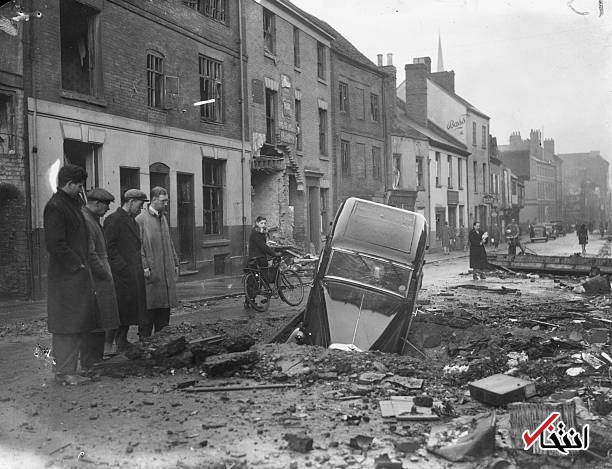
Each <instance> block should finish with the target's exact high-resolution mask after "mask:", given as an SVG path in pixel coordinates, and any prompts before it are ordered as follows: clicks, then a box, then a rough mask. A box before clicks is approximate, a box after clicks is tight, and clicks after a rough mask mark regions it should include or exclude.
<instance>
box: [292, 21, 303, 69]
mask: <svg viewBox="0 0 612 469" xmlns="http://www.w3.org/2000/svg"><path fill="white" fill-rule="evenodd" d="M293 66H294V67H295V68H300V67H301V57H300V28H298V27H297V26H294V27H293Z"/></svg>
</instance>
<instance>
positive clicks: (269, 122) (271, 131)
mask: <svg viewBox="0 0 612 469" xmlns="http://www.w3.org/2000/svg"><path fill="white" fill-rule="evenodd" d="M264 99H265V101H264V104H265V108H266V109H265V112H266V143H269V144H271V145H276V124H277V120H278V93H277V92H276V91H274V90H271V89H270V88H266V89H265V93H264Z"/></svg>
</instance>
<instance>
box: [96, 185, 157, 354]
mask: <svg viewBox="0 0 612 469" xmlns="http://www.w3.org/2000/svg"><path fill="white" fill-rule="evenodd" d="M123 199H124V201H123V205H122V206H121V207H119V208H117V210H115V211H114V212H113V213H111V214H110V215H108V216H107V217H106V219H105V220H104V236H105V237H106V247H107V249H108V261H109V263H110V266H111V270H112V271H113V279H114V281H115V291H116V293H117V305H118V307H119V321H120V325H119V328H118V330H117V337H116V341H117V351H119V352H122V351H125V350H126V349H127V347H128V346H129V342H128V340H127V335H128V331H129V328H130V326H132V325H137V326H138V334H139V335H140V336H144V335H145V332H146V329H145V325H146V324H147V323H148V320H147V317H146V314H147V303H146V292H145V279H144V272H143V269H142V254H141V247H142V241H141V239H140V228H139V227H138V223H136V221H135V220H134V218H136V216H137V215H138V214H139V213H140V211H141V210H142V205H143V204H144V202H145V201H147V200H148V199H147V195H146V194H145V193H144V192H142V191H141V190H139V189H129V190H128V191H126V192H125V194H124V196H123Z"/></svg>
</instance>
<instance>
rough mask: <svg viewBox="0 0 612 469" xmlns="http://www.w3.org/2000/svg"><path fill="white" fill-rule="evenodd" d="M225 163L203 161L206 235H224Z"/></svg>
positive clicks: (205, 159)
mask: <svg viewBox="0 0 612 469" xmlns="http://www.w3.org/2000/svg"><path fill="white" fill-rule="evenodd" d="M224 168H225V162H224V161H222V160H216V159H213V158H203V159H202V195H203V197H204V200H203V205H202V207H203V215H204V220H203V225H204V234H205V235H220V234H222V233H223V173H224Z"/></svg>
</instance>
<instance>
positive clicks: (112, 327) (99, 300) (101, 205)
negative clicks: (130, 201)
mask: <svg viewBox="0 0 612 469" xmlns="http://www.w3.org/2000/svg"><path fill="white" fill-rule="evenodd" d="M114 200H115V197H113V195H112V194H111V193H110V192H108V191H107V190H105V189H101V188H96V189H92V190H90V191H89V192H88V193H87V204H86V205H85V206H84V207H82V208H81V211H82V212H83V217H85V223H86V224H87V229H88V231H89V256H88V258H89V265H90V266H91V273H92V276H93V283H94V287H95V292H96V306H97V308H96V323H97V327H98V328H97V329H96V330H95V331H94V332H92V341H91V343H90V346H91V356H92V357H95V358H96V359H97V361H100V360H102V357H103V354H104V353H106V354H110V353H112V352H113V349H112V347H113V341H114V338H115V332H116V329H117V328H118V327H119V310H118V308H117V295H116V294H115V284H114V282H113V274H112V271H111V267H110V264H109V263H108V254H107V251H106V240H105V239H104V232H103V231H102V226H100V218H101V217H103V216H104V215H105V214H106V212H108V209H109V205H110V204H111V202H113V201H114Z"/></svg>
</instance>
